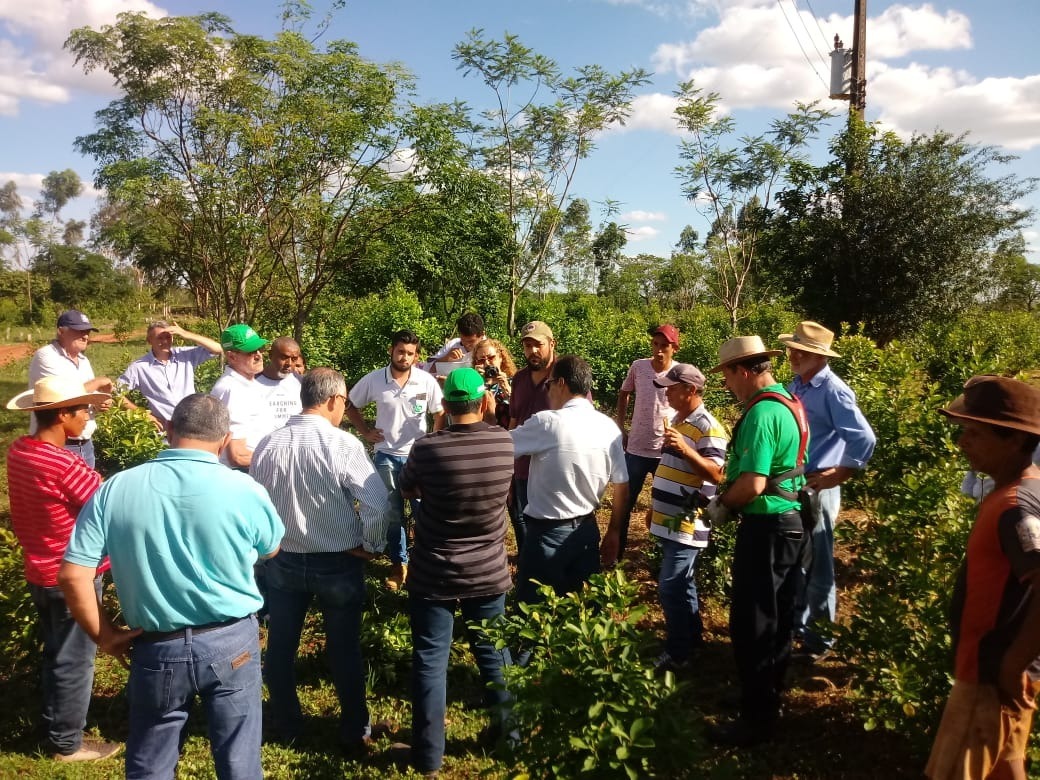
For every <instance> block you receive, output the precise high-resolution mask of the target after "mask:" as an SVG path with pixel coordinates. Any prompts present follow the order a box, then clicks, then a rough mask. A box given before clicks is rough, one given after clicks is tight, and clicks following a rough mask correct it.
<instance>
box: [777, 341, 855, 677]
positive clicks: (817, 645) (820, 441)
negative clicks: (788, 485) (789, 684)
mask: <svg viewBox="0 0 1040 780" xmlns="http://www.w3.org/2000/svg"><path fill="white" fill-rule="evenodd" d="M780 342H781V343H782V344H784V345H785V346H786V347H787V358H788V360H790V361H791V370H792V371H794V375H795V376H794V379H793V380H792V381H791V383H790V384H789V385H788V386H787V389H788V390H789V391H790V392H791V393H792V394H793V395H794V396H796V397H797V398H798V400H799V401H801V402H802V406H803V407H804V408H805V416H806V417H807V418H808V419H809V432H810V434H811V435H810V441H811V442H812V443H811V445H810V447H809V453H808V455H807V457H806V461H805V477H806V482H807V484H808V486H809V487H810V488H812V489H813V490H815V491H816V495H817V497H818V498H817V501H815V502H814V503H813V514H814V516H815V524H814V525H813V528H812V536H811V540H810V543H809V544H810V549H811V557H812V562H811V564H810V565H809V566H808V570H807V571H806V580H805V588H804V590H803V591H802V593H800V594H799V599H798V612H797V614H796V615H795V634H796V635H797V636H799V637H800V638H801V640H802V649H803V651H804V652H805V653H807V654H808V657H809V658H818V657H819V656H820V655H821V654H823V653H826V652H827V651H828V648H829V647H830V645H831V643H832V642H833V640H832V639H831V638H829V637H824V636H821V635H820V634H819V633H817V632H816V631H814V630H813V629H812V628H811V627H810V626H811V624H812V623H814V622H816V623H830V624H833V623H834V616H835V610H836V608H837V591H836V589H835V586H834V522H835V521H836V520H837V519H838V510H839V509H840V507H841V483H842V482H844V481H845V480H847V479H849V477H851V476H852V475H853V474H855V473H857V472H858V471H862V470H863V468H864V467H865V466H866V465H867V461H869V460H870V456H871V455H873V454H874V444H875V441H876V439H875V437H874V430H873V429H872V428H871V427H870V423H868V422H867V420H866V418H865V417H864V416H863V413H862V412H861V411H860V410H859V406H858V405H857V404H856V394H855V393H853V392H852V390H850V389H849V386H848V385H846V384H845V383H844V382H843V381H842V380H841V378H840V377H839V376H838V375H837V374H835V373H834V372H833V371H831V367H830V366H829V365H828V359H829V358H832V357H841V355H839V354H838V353H837V352H835V351H834V350H833V349H831V344H832V343H833V342H834V333H833V332H832V331H830V330H828V329H827V328H825V327H823V326H822V325H820V324H819V323H817V322H810V321H805V322H799V323H798V325H797V326H796V327H795V329H794V333H783V334H781V335H780Z"/></svg>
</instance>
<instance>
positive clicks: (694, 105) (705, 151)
mask: <svg viewBox="0 0 1040 780" xmlns="http://www.w3.org/2000/svg"><path fill="white" fill-rule="evenodd" d="M676 95H677V97H678V98H679V105H678V107H677V108H676V111H675V113H676V117H677V118H678V120H679V126H680V127H681V128H682V129H683V130H685V131H686V132H687V133H689V134H690V136H691V137H690V138H689V139H684V140H683V141H682V142H681V143H680V146H679V156H680V159H681V160H682V164H681V165H680V166H679V167H678V168H677V169H676V173H677V175H678V176H679V179H680V181H681V182H682V191H683V194H684V195H685V196H686V197H687V198H688V199H689V200H690V202H691V203H693V204H694V207H695V208H697V209H698V211H700V212H701V213H702V214H704V216H705V217H707V219H708V220H709V221H710V223H711V224H712V230H711V232H710V234H709V236H708V241H707V246H706V249H707V258H708V262H709V263H710V265H711V268H712V270H713V274H712V278H711V279H710V280H709V288H708V289H709V291H710V292H711V294H712V295H713V297H715V298H716V299H717V300H718V302H719V303H721V304H722V305H723V306H724V307H725V308H726V311H727V312H729V317H730V324H731V326H732V327H734V328H735V327H736V325H737V322H738V321H739V319H740V307H741V305H742V303H743V299H744V294H745V292H746V291H747V288H748V285H749V284H750V282H751V279H752V274H753V272H754V269H755V263H756V262H757V260H758V255H759V251H758V250H759V246H758V244H759V239H760V237H761V235H762V229H763V226H764V224H765V218H766V217H767V215H768V214H769V211H770V209H771V208H772V207H773V196H774V194H775V193H776V190H777V188H778V186H779V185H781V184H782V183H783V182H784V181H786V179H787V177H788V176H789V175H793V173H794V171H796V170H797V169H798V168H799V167H800V166H802V165H804V164H805V160H806V146H807V144H808V142H809V141H810V140H811V139H812V138H814V137H815V136H816V135H817V134H818V133H819V131H820V127H821V125H822V124H823V122H824V121H825V120H827V119H828V118H830V116H831V114H830V112H828V111H826V110H824V109H821V108H817V106H816V104H815V103H812V104H808V105H806V104H802V103H798V104H796V108H795V110H794V111H793V112H791V113H790V114H788V115H787V116H786V117H784V118H782V119H777V120H774V121H773V122H772V123H771V125H770V129H769V130H768V131H767V132H766V133H765V134H763V135H759V136H745V137H742V138H740V139H739V140H738V141H737V142H736V145H735V146H732V145H731V144H732V141H731V138H732V136H733V135H734V133H735V132H736V122H735V120H734V119H733V117H732V116H728V115H724V114H723V113H722V112H721V110H720V106H719V103H720V100H721V98H720V97H719V95H718V93H716V92H709V93H704V92H703V90H701V89H699V88H698V87H697V86H696V85H695V84H694V82H692V81H688V82H685V83H684V84H681V85H680V87H679V90H678V92H677V93H676Z"/></svg>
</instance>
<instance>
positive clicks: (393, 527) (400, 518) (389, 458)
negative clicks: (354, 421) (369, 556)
mask: <svg viewBox="0 0 1040 780" xmlns="http://www.w3.org/2000/svg"><path fill="white" fill-rule="evenodd" d="M407 462H408V456H407V455H391V454H390V453H388V452H383V451H382V450H376V452H375V454H374V455H373V456H372V465H373V466H375V468H376V471H377V472H379V476H380V477H382V478H383V484H384V485H386V489H387V490H389V491H390V525H389V527H387V529H386V542H387V548H386V554H387V555H388V556H390V562H391V563H394V564H397V563H404V564H406V563H408V534H407V533H406V531H405V526H404V499H403V498H402V497H401V484H400V477H401V469H403V468H404V464H405V463H407ZM408 503H409V505H410V507H411V510H412V522H413V523H414V522H415V520H416V519H417V518H418V517H419V502H418V501H416V500H415V499H410V500H409V502H408Z"/></svg>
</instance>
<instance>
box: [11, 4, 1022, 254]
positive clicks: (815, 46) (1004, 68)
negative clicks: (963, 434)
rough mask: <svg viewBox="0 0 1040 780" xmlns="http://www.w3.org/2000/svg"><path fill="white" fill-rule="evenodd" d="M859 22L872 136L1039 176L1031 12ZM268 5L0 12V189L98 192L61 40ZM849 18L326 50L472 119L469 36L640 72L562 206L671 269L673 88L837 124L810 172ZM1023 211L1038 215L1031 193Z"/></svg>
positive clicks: (877, 12)
mask: <svg viewBox="0 0 1040 780" xmlns="http://www.w3.org/2000/svg"><path fill="white" fill-rule="evenodd" d="M312 5H313V7H314V8H315V9H316V10H317V11H318V12H321V11H322V9H323V8H324V7H325V6H323V5H322V3H321V1H320V0H314V2H313V3H312ZM867 7H868V22H867V46H866V50H867V81H868V83H867V119H868V120H869V121H878V122H880V123H882V125H883V126H884V127H885V128H887V129H891V130H893V131H895V132H897V133H899V134H901V135H903V136H909V135H910V134H912V133H914V132H920V133H932V132H935V131H936V130H940V129H941V130H946V131H950V132H953V133H962V132H968V133H969V134H970V135H969V140H972V141H975V142H978V143H984V144H991V145H994V146H997V147H999V148H1000V149H1001V150H1002V151H1005V152H1007V153H1010V154H1014V155H1017V156H1018V158H1019V159H1018V160H1016V161H1015V162H1014V163H1012V165H1011V166H1010V167H1008V168H1006V169H1005V170H1003V171H996V172H995V173H1002V172H1003V173H1006V172H1008V171H1011V172H1014V173H1016V174H1018V175H1020V176H1023V177H1027V176H1040V58H1037V57H1036V56H1035V43H1034V42H1033V40H1032V36H1033V35H1034V31H1035V29H1036V28H1037V26H1038V25H1037V22H1040V4H1038V3H1036V0H1003V2H999V3H978V2H971V0H956V1H955V2H931V3H901V2H886V0H870V1H869V2H868V4H867ZM280 8H281V6H280V3H278V2H274V1H273V0H248V1H239V0H232V1H230V2H227V1H226V2H215V1H214V0H209V1H208V2H207V0H166V2H161V0H154V1H153V0H31V2H27V0H0V139H3V143H2V144H0V184H2V183H3V182H6V181H8V180H14V181H15V182H16V183H17V185H18V188H19V193H20V194H21V195H22V197H23V198H24V199H25V200H26V201H27V202H30V201H31V200H32V199H34V198H36V197H38V195H39V185H40V182H41V181H42V179H43V176H44V175H46V174H47V173H48V172H49V171H52V170H63V169H65V168H72V169H74V170H75V171H77V172H78V173H79V174H80V176H81V177H82V178H83V180H84V181H85V182H86V183H88V184H89V182H90V181H91V180H92V178H93V173H94V163H93V160H91V159H89V158H84V157H83V156H81V155H79V154H77V153H76V152H75V150H74V149H73V141H74V139H75V138H76V137H77V136H81V135H86V134H88V133H90V132H91V131H92V130H93V129H94V119H93V116H94V112H95V111H97V110H98V109H100V108H102V107H104V106H105V105H107V103H108V102H109V101H110V100H112V99H113V98H114V97H115V93H114V91H113V89H112V86H111V82H110V81H109V80H108V79H107V77H106V75H105V74H104V73H93V74H91V75H89V76H87V75H84V74H83V73H82V71H81V70H79V69H77V68H76V67H75V65H74V64H73V61H72V59H71V58H70V57H69V56H68V55H67V54H66V53H65V52H64V51H63V49H62V44H63V42H64V41H65V39H66V37H67V36H68V33H69V31H70V30H72V29H74V28H77V27H81V26H91V27H95V28H97V27H99V26H101V25H104V24H107V23H111V22H114V21H115V18H116V16H117V14H119V13H121V12H123V11H143V12H145V13H147V14H149V15H153V16H170V15H192V14H198V13H202V12H206V11H219V12H220V13H223V14H225V15H226V16H228V17H229V18H230V19H231V21H232V24H233V26H234V27H235V29H236V30H238V31H239V32H243V33H251V34H258V35H264V36H272V35H274V34H275V33H276V32H277V31H278V29H279V18H280V14H279V12H280ZM852 11H853V0H522V1H521V0H511V1H510V0H352V1H351V0H348V2H347V4H346V6H345V7H344V8H343V9H342V10H340V11H339V12H338V13H337V14H336V15H335V17H334V19H333V22H332V24H331V26H330V28H329V30H328V31H327V33H326V35H325V39H326V40H332V39H336V38H344V39H348V40H352V41H354V42H356V43H357V44H358V47H359V51H360V53H361V54H362V55H363V56H365V57H366V58H368V59H370V60H373V61H376V62H384V63H385V62H398V63H403V64H404V65H405V66H406V67H407V68H408V69H409V70H410V71H411V72H412V73H413V74H414V76H415V77H416V79H417V96H416V97H417V100H419V101H420V102H439V101H446V100H454V99H456V98H457V99H460V100H463V101H465V102H466V103H468V104H469V105H470V106H471V107H472V108H473V109H474V110H482V109H485V108H488V107H490V101H491V98H492V95H491V93H490V91H489V90H488V89H487V88H486V87H485V86H484V85H483V84H482V83H481V82H480V81H479V79H478V78H476V77H474V76H468V77H467V76H465V75H464V74H463V73H462V71H460V70H458V69H457V68H456V63H455V62H454V60H453V59H452V50H453V47H454V46H455V44H457V43H458V42H460V41H462V40H463V39H464V38H465V36H466V34H467V32H468V31H470V30H472V29H474V28H482V29H483V30H484V31H485V34H486V35H487V36H490V37H496V38H497V37H501V35H502V34H503V33H505V32H509V33H512V34H514V35H517V36H518V37H519V39H520V40H521V42H522V43H524V44H525V45H526V46H529V47H531V48H532V49H534V50H536V51H538V52H540V53H542V54H545V55H547V56H549V57H551V58H553V59H554V60H556V61H557V63H558V64H559V65H560V67H561V69H562V70H563V71H564V72H571V71H572V70H573V69H574V68H576V67H579V66H582V65H587V64H598V65H601V66H603V67H604V68H606V69H608V70H610V71H612V72H616V71H620V70H623V69H628V68H633V67H641V68H644V69H646V70H648V71H651V72H652V73H653V78H652V80H651V82H650V83H649V84H648V85H646V86H645V87H643V88H640V89H639V90H638V93H637V96H636V98H635V100H634V102H633V106H632V115H631V117H630V118H629V120H628V122H627V124H626V126H625V127H623V128H617V129H612V130H610V131H608V132H606V133H603V134H602V135H600V136H599V137H598V138H597V139H596V149H595V151H593V152H592V154H591V156H590V157H589V158H587V159H585V160H583V161H582V162H581V163H580V166H579V171H578V175H577V177H576V180H575V184H574V188H573V194H574V195H575V196H578V197H583V198H585V199H587V200H588V201H589V203H590V204H591V206H592V213H593V220H594V222H598V221H600V220H601V219H602V218H604V214H605V212H604V211H603V209H604V207H605V204H607V203H613V204H616V206H617V208H618V209H619V212H618V213H616V214H614V215H613V216H611V217H610V218H611V219H615V220H617V221H619V222H620V223H622V224H624V225H625V226H626V228H627V230H628V237H629V243H628V246H627V247H626V250H625V251H626V253H627V254H630V255H635V254H638V253H643V252H646V253H651V254H657V255H662V256H667V255H668V254H669V252H670V251H671V249H672V248H673V247H674V246H675V244H676V242H677V241H678V239H679V234H680V232H681V230H682V229H683V227H684V226H685V225H687V224H692V225H693V226H694V227H695V228H697V229H698V230H699V231H700V232H701V235H704V232H705V227H706V223H705V222H704V220H703V218H702V217H701V216H700V215H699V213H698V211H697V210H696V209H695V208H694V204H692V203H690V202H689V201H688V200H686V199H685V198H684V196H683V194H682V191H681V187H680V181H679V179H678V178H677V176H676V174H675V168H676V166H677V165H679V163H680V160H679V152H678V145H679V142H680V140H681V136H680V134H679V131H678V128H677V127H676V124H675V120H674V116H673V111H674V108H675V98H674V96H673V93H674V91H675V89H676V88H677V86H678V84H679V83H680V82H682V81H685V80H687V79H693V80H694V81H695V83H696V84H697V85H698V86H699V87H701V88H702V89H704V90H705V91H714V92H718V93H719V94H720V96H721V99H722V106H723V108H724V110H725V111H727V112H729V113H731V114H732V116H733V118H734V120H735V121H736V124H737V128H738V131H739V133H740V134H757V133H760V132H762V131H764V130H765V129H766V128H767V127H768V124H769V122H770V120H772V119H775V118H778V117H781V116H783V115H784V114H786V113H787V112H788V111H790V110H791V109H792V108H793V106H794V104H795V102H796V101H803V102H809V101H813V100H817V99H819V100H821V101H822V105H823V106H824V107H827V108H830V109H831V110H832V111H834V112H835V113H836V114H838V115H839V117H841V118H839V119H835V120H832V122H831V124H830V126H829V127H828V129H827V130H826V132H825V137H824V139H823V140H821V141H819V142H818V143H817V144H815V145H814V147H813V149H812V159H813V161H814V162H817V163H822V162H824V161H825V160H826V159H827V152H826V140H827V138H829V137H830V136H832V135H833V134H834V133H835V132H837V130H838V128H839V126H840V122H841V121H843V117H844V116H845V114H846V113H847V110H848V104H847V102H843V101H837V100H830V99H829V98H828V97H827V92H828V91H829V90H828V85H829V78H830V77H829V67H830V66H829V51H830V49H831V48H833V38H834V36H835V35H838V36H839V37H841V38H842V39H843V41H844V42H845V45H846V46H851V44H852V27H853V22H852ZM97 195H98V193H97V192H96V191H94V190H93V188H91V187H88V190H87V192H86V193H85V195H84V196H83V197H81V198H79V199H77V200H76V201H75V202H73V203H72V204H70V205H69V207H68V208H67V209H66V211H65V216H66V217H70V218H71V217H74V218H78V219H85V218H87V217H89V214H90V211H91V210H92V208H93V206H94V204H95V202H96V197H97ZM1023 205H1028V206H1032V207H1035V208H1037V209H1038V211H1040V195H1037V194H1034V195H1032V196H1031V197H1030V199H1029V200H1028V201H1025V203H1024V204H1023ZM1038 225H1040V222H1037V223H1034V224H1033V225H1031V226H1030V227H1029V228H1028V230H1027V231H1026V233H1025V237H1026V240H1027V243H1028V246H1029V249H1030V259H1032V260H1033V261H1040V228H1038Z"/></svg>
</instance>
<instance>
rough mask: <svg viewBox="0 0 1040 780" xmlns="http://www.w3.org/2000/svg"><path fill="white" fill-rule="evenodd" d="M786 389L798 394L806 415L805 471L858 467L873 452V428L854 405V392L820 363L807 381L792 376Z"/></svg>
mask: <svg viewBox="0 0 1040 780" xmlns="http://www.w3.org/2000/svg"><path fill="white" fill-rule="evenodd" d="M787 389H788V390H789V391H790V392H791V394H792V395H795V396H798V399H799V400H800V401H801V402H802V406H803V407H805V415H806V417H808V419H809V433H810V436H809V454H808V455H807V456H806V463H805V472H806V473H807V474H808V473H811V472H813V471H819V470H820V469H828V468H833V467H835V466H845V467H847V468H851V469H862V468H864V467H865V466H866V465H867V461H869V460H870V456H871V455H873V454H874V444H875V442H876V438H875V436H874V429H873V428H871V427H870V423H868V422H867V419H866V418H865V417H864V416H863V413H862V412H861V411H860V410H859V406H857V405H856V394H855V393H853V392H852V390H851V389H850V388H849V386H848V385H847V384H845V383H844V382H843V381H842V380H841V378H840V377H839V376H838V375H837V374H835V373H834V372H833V371H831V367H830V366H824V367H823V368H822V369H821V370H820V371H818V372H817V373H816V375H815V376H814V377H813V378H812V379H810V380H809V381H808V382H803V381H802V378H801V377H799V376H795V378H794V379H793V380H791V383H790V384H789V385H788V386H787Z"/></svg>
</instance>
